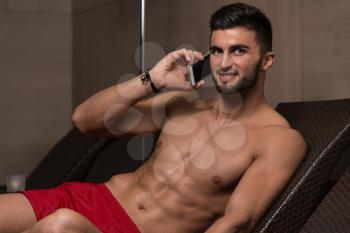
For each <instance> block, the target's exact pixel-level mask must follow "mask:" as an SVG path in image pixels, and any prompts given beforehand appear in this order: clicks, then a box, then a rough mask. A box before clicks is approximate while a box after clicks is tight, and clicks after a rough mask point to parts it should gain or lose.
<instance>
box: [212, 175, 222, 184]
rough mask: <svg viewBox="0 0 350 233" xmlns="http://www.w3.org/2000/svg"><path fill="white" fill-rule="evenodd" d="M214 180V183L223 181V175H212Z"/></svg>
mask: <svg viewBox="0 0 350 233" xmlns="http://www.w3.org/2000/svg"><path fill="white" fill-rule="evenodd" d="M212 181H213V182H214V184H220V183H221V177H220V176H218V175H215V176H213V177H212Z"/></svg>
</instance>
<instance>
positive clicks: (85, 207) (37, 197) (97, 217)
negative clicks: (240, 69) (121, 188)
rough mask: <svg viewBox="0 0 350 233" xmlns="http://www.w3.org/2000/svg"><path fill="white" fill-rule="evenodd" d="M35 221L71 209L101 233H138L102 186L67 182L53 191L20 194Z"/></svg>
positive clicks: (31, 191) (33, 191) (34, 191)
mask: <svg viewBox="0 0 350 233" xmlns="http://www.w3.org/2000/svg"><path fill="white" fill-rule="evenodd" d="M22 193H23V194H24V195H25V196H26V197H27V198H28V200H29V201H30V203H31V205H32V207H33V209H34V212H35V214H36V218H37V220H38V221H39V220H40V219H42V218H44V217H45V216H47V215H49V214H51V213H53V212H55V210H57V209H60V208H68V209H72V210H74V211H76V212H78V213H80V214H81V215H83V216H84V217H86V218H87V219H89V220H90V221H91V222H92V223H93V224H94V225H95V226H96V227H97V228H98V229H99V230H100V231H102V232H103V233H140V231H139V230H138V228H137V226H136V225H135V224H134V222H133V221H132V220H131V218H130V217H129V216H128V215H127V213H126V212H125V210H124V209H123V207H122V206H121V205H120V204H119V202H118V201H117V200H116V199H115V198H114V196H113V195H112V193H111V192H110V191H109V189H108V188H107V187H106V186H105V184H94V183H80V182H67V183H64V184H62V185H60V186H58V187H56V188H53V189H46V190H30V191H24V192H22Z"/></svg>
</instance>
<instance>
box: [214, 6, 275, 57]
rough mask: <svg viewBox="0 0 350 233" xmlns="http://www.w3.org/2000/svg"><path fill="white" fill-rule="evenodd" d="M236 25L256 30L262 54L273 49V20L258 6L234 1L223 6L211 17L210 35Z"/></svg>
mask: <svg viewBox="0 0 350 233" xmlns="http://www.w3.org/2000/svg"><path fill="white" fill-rule="evenodd" d="M235 27H244V28H247V29H248V30H252V31H254V32H255V35H256V40H257V42H258V43H259V45H260V52H261V53H262V54H263V53H266V52H268V51H272V27H271V22H270V20H269V19H268V18H267V16H266V15H265V14H264V13H262V12H261V11H260V10H259V9H258V8H256V7H254V6H250V5H247V4H244V3H233V4H230V5H226V6H223V7H221V8H220V9H218V10H217V11H216V12H215V13H214V14H213V15H212V16H211V18H210V35H211V34H212V33H213V31H215V30H224V29H230V28H235Z"/></svg>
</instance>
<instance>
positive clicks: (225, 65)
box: [220, 54, 232, 70]
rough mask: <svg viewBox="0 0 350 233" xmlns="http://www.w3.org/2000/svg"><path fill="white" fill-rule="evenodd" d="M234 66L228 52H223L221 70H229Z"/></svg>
mask: <svg viewBox="0 0 350 233" xmlns="http://www.w3.org/2000/svg"><path fill="white" fill-rule="evenodd" d="M231 67H232V59H231V57H230V56H229V55H228V54H223V55H222V57H221V62H220V68H221V70H228V69H231Z"/></svg>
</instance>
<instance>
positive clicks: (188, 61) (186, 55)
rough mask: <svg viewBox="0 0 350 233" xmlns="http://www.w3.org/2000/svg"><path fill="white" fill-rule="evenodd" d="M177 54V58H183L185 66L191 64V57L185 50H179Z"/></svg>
mask: <svg viewBox="0 0 350 233" xmlns="http://www.w3.org/2000/svg"><path fill="white" fill-rule="evenodd" d="M177 52H178V53H177V54H178V55H179V56H181V57H183V58H185V60H186V62H187V64H191V63H192V62H193V58H192V55H191V53H190V52H189V51H188V50H187V49H180V50H178V51H177Z"/></svg>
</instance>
